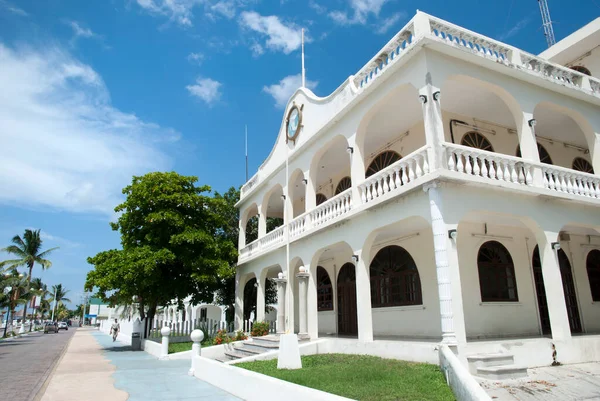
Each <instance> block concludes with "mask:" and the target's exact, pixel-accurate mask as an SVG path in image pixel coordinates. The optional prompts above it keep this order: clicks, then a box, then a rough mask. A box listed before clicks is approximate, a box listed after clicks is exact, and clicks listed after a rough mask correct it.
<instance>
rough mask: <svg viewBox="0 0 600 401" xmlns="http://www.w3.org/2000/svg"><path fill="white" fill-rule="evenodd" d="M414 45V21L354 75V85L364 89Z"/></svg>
mask: <svg viewBox="0 0 600 401" xmlns="http://www.w3.org/2000/svg"><path fill="white" fill-rule="evenodd" d="M413 43H414V23H413V22H412V20H411V21H410V22H409V23H408V24H407V25H406V26H405V27H404V28H402V30H400V32H398V33H397V34H396V35H395V36H394V37H393V38H392V39H391V40H390V41H389V42H388V43H387V44H386V45H385V46H384V47H383V49H381V51H380V52H379V53H378V54H377V56H375V57H373V58H372V59H371V60H370V61H369V62H368V63H367V64H365V66H364V67H363V68H361V69H360V71H358V72H357V73H356V74H355V75H354V84H355V85H356V87H357V88H363V87H365V86H367V85H368V84H370V83H371V81H373V80H374V79H375V78H377V76H379V74H380V73H381V71H383V70H384V69H385V68H386V67H387V66H388V65H390V64H392V63H393V62H395V61H396V60H397V59H398V58H399V57H400V56H401V55H402V53H404V52H405V51H406V50H407V48H408V47H410V45H412V44H413Z"/></svg>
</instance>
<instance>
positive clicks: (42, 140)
mask: <svg viewBox="0 0 600 401" xmlns="http://www.w3.org/2000/svg"><path fill="white" fill-rule="evenodd" d="M0 86H1V87H2V91H0V141H1V142H2V163H1V164H0V188H2V191H0V203H2V204H10V205H17V206H25V207H34V208H51V209H58V210H67V211H72V212H99V213H103V214H106V215H108V216H111V217H112V216H113V208H114V207H115V206H116V205H117V204H118V203H120V202H121V200H122V195H121V189H122V188H123V187H124V186H125V185H127V184H129V183H130V181H131V176H132V175H139V174H144V173H146V172H148V171H152V170H160V169H166V168H169V167H170V165H171V162H170V160H169V159H168V157H167V156H166V155H165V154H164V153H163V151H162V150H161V149H162V148H164V146H165V141H173V140H175V139H177V137H178V134H177V133H176V132H174V131H172V130H169V129H163V128H161V127H159V126H158V125H156V124H152V123H147V122H144V121H142V120H140V119H139V118H138V117H136V116H135V115H134V114H131V113H126V112H123V111H121V110H118V109H116V108H115V107H113V106H112V105H111V102H110V95H109V93H108V90H107V88H106V86H105V84H104V81H103V80H102V78H101V77H100V75H98V73H96V71H94V70H93V69H92V68H91V67H90V66H88V65H86V64H83V63H81V62H80V61H78V60H77V59H75V58H74V57H72V56H71V55H70V54H69V53H68V52H65V51H63V50H61V49H59V48H55V47H49V48H45V49H31V48H10V47H7V46H6V45H4V44H2V43H1V42H0Z"/></svg>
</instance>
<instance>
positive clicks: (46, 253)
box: [37, 246, 60, 263]
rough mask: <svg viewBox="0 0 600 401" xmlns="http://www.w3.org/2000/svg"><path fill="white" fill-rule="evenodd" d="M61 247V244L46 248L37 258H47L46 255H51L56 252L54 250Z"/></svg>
mask: <svg viewBox="0 0 600 401" xmlns="http://www.w3.org/2000/svg"><path fill="white" fill-rule="evenodd" d="M59 248H60V247H59V246H55V247H54V248H50V249H47V250H45V251H44V252H42V253H40V254H39V255H37V258H39V259H43V258H45V257H46V256H48V255H50V254H51V253H52V252H54V251H56V250H57V249H59ZM38 263H39V262H38Z"/></svg>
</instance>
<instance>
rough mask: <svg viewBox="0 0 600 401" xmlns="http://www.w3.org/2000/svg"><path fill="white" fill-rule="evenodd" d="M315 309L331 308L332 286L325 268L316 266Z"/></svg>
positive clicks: (324, 309) (325, 309)
mask: <svg viewBox="0 0 600 401" xmlns="http://www.w3.org/2000/svg"><path fill="white" fill-rule="evenodd" d="M317 310H318V311H319V312H321V311H327V310H333V287H332V286H331V279H330V278H329V274H327V270H325V269H324V268H323V267H321V266H317Z"/></svg>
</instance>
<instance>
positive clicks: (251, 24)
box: [240, 11, 309, 54]
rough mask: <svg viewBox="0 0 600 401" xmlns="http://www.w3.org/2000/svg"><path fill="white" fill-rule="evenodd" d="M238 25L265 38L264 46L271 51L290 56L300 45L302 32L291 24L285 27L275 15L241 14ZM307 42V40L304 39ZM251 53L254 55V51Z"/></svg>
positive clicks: (251, 12) (246, 12) (248, 12)
mask: <svg viewBox="0 0 600 401" xmlns="http://www.w3.org/2000/svg"><path fill="white" fill-rule="evenodd" d="M240 25H241V26H242V27H243V28H246V29H250V30H252V31H255V32H258V33H259V34H261V35H262V36H264V37H266V42H265V46H266V47H267V48H268V49H270V50H272V51H282V52H283V53H285V54H290V53H291V52H293V51H294V50H296V49H298V48H300V46H301V44H302V30H301V29H300V28H299V27H297V26H296V25H295V24H293V23H288V24H287V25H286V24H284V23H283V22H281V20H280V19H279V17H277V16H275V15H270V16H262V15H260V14H258V13H257V12H254V11H245V12H243V13H242V14H241V18H240ZM305 40H306V41H307V42H308V41H309V38H307V37H305ZM253 51H254V52H255V54H256V51H255V49H253Z"/></svg>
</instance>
